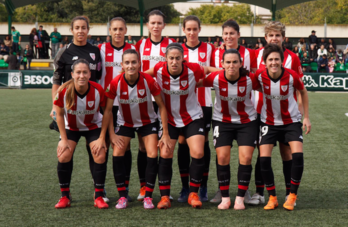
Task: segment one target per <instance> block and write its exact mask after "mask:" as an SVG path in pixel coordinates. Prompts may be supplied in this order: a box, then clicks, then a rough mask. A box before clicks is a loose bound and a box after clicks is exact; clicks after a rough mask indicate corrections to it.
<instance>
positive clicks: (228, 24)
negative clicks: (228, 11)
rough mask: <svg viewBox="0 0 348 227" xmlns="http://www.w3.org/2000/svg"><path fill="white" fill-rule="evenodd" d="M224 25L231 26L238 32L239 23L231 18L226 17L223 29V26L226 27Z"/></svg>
mask: <svg viewBox="0 0 348 227" xmlns="http://www.w3.org/2000/svg"><path fill="white" fill-rule="evenodd" d="M226 27H231V28H233V29H234V30H236V31H237V32H238V33H239V25H238V23H237V22H236V21H235V20H233V19H228V20H227V21H226V22H225V23H223V25H222V30H224V28H226Z"/></svg>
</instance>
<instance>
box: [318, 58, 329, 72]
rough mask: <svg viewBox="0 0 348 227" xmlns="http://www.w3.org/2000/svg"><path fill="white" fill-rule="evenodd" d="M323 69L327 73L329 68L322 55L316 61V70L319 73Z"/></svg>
mask: <svg viewBox="0 0 348 227" xmlns="http://www.w3.org/2000/svg"><path fill="white" fill-rule="evenodd" d="M322 69H324V70H325V72H327V73H328V72H329V67H328V61H327V56H326V54H324V55H323V56H322V57H321V58H320V59H319V61H318V69H317V72H320V70H322Z"/></svg>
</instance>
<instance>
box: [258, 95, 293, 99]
mask: <svg viewBox="0 0 348 227" xmlns="http://www.w3.org/2000/svg"><path fill="white" fill-rule="evenodd" d="M264 96H265V97H266V98H267V99H274V100H287V99H288V97H289V95H266V94H264Z"/></svg>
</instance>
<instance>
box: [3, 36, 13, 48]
mask: <svg viewBox="0 0 348 227" xmlns="http://www.w3.org/2000/svg"><path fill="white" fill-rule="evenodd" d="M4 44H5V46H7V47H8V49H9V50H10V52H12V51H11V50H12V40H11V38H10V36H6V37H5V40H4Z"/></svg>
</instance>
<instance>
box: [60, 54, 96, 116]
mask: <svg viewBox="0 0 348 227" xmlns="http://www.w3.org/2000/svg"><path fill="white" fill-rule="evenodd" d="M80 63H81V64H85V65H87V67H88V70H90V69H89V63H88V61H86V60H85V59H79V60H77V61H75V62H74V63H73V64H72V66H71V69H72V72H74V70H75V66H76V65H77V64H80ZM65 88H66V95H65V97H66V99H65V101H66V106H65V108H66V109H67V110H70V109H71V108H72V107H73V106H74V104H75V81H74V79H73V78H71V79H70V80H69V81H67V82H65V83H64V84H63V85H62V86H60V87H59V89H58V91H57V93H58V94H59V93H61V92H62V91H63V90H64V89H65Z"/></svg>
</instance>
